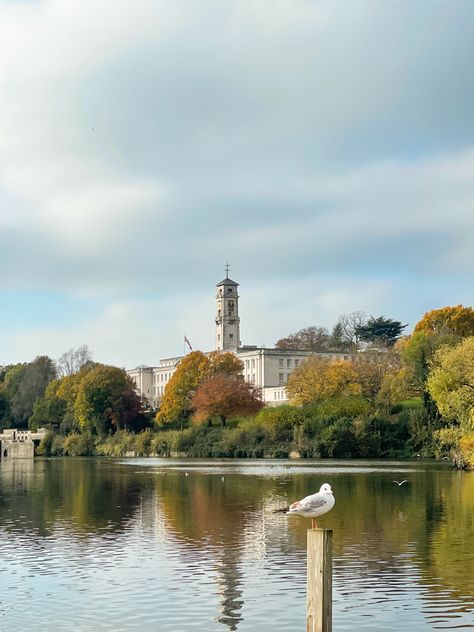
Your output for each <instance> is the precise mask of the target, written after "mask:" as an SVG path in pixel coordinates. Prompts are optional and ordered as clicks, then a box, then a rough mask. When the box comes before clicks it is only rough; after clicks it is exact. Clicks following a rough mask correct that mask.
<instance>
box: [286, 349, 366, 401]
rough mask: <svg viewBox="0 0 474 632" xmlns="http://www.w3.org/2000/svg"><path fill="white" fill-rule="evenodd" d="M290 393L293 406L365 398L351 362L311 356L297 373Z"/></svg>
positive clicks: (288, 388) (288, 387)
mask: <svg viewBox="0 0 474 632" xmlns="http://www.w3.org/2000/svg"><path fill="white" fill-rule="evenodd" d="M286 390H287V392H288V395H289V397H290V400H291V402H292V403H293V404H299V405H303V404H313V403H318V402H321V401H323V400H325V399H329V398H331V397H344V396H350V395H360V394H361V387H360V384H358V382H357V371H356V369H355V368H354V366H353V364H352V363H351V362H349V361H346V360H335V361H333V360H331V359H330V358H321V357H318V356H310V357H309V358H308V359H307V360H306V361H305V362H303V363H302V364H301V365H300V366H299V367H298V368H297V369H295V370H294V371H293V373H292V374H291V375H290V377H289V379H288V383H287V385H286Z"/></svg>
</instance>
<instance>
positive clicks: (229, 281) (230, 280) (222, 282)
mask: <svg viewBox="0 0 474 632" xmlns="http://www.w3.org/2000/svg"><path fill="white" fill-rule="evenodd" d="M219 285H235V286H237V285H239V284H238V283H236V282H235V281H232V279H229V277H226V278H225V279H224V280H223V281H221V282H220V283H216V287H219Z"/></svg>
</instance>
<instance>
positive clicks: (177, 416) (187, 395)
mask: <svg viewBox="0 0 474 632" xmlns="http://www.w3.org/2000/svg"><path fill="white" fill-rule="evenodd" d="M209 365H210V360H209V358H208V357H207V355H205V354H204V353H203V352H202V351H191V353H188V355H186V356H185V357H184V358H183V359H182V360H181V361H180V363H179V364H178V366H177V368H176V371H175V372H174V373H173V375H172V376H171V379H170V381H169V382H168V384H167V385H166V389H165V392H164V395H163V399H162V401H161V406H160V410H159V411H158V413H157V414H156V418H155V421H156V423H157V425H159V426H162V425H164V424H173V423H176V422H179V421H184V419H185V418H186V417H187V416H188V415H189V411H190V409H191V400H192V398H193V395H194V393H195V392H196V390H197V388H198V387H199V386H200V384H201V383H202V382H203V380H204V379H205V378H206V376H207V375H208V371H209Z"/></svg>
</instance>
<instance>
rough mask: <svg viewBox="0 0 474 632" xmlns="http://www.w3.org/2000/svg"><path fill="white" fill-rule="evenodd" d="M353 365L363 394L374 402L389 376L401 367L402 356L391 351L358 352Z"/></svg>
mask: <svg viewBox="0 0 474 632" xmlns="http://www.w3.org/2000/svg"><path fill="white" fill-rule="evenodd" d="M353 367H354V370H355V373H356V380H357V383H358V384H359V386H360V389H361V394H362V395H363V397H365V398H367V399H368V400H370V401H372V402H374V401H375V400H376V398H377V396H378V394H379V392H380V389H381V387H382V384H383V383H384V380H386V379H387V376H388V375H389V374H391V375H392V374H394V373H396V372H397V371H398V370H399V369H400V357H399V355H398V354H397V353H394V352H390V351H388V352H380V351H367V352H364V353H359V354H358V356H357V359H356V361H355V362H354V364H353Z"/></svg>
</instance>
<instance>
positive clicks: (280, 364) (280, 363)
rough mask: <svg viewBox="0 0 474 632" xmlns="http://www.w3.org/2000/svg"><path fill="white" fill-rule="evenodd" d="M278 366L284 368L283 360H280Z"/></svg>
mask: <svg viewBox="0 0 474 632" xmlns="http://www.w3.org/2000/svg"><path fill="white" fill-rule="evenodd" d="M278 366H280V367H283V358H280V359H279V360H278Z"/></svg>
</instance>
